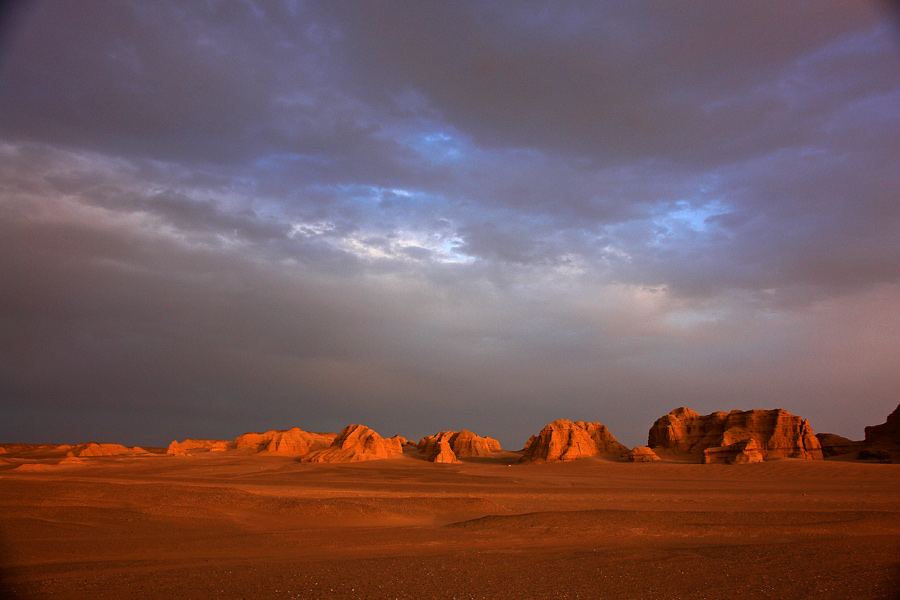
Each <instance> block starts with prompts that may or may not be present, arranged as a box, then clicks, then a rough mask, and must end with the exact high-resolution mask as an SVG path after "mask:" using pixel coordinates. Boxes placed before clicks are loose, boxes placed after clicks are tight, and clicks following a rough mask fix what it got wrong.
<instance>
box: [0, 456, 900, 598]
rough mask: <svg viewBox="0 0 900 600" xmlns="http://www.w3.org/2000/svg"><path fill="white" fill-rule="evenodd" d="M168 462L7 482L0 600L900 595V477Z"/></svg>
mask: <svg viewBox="0 0 900 600" xmlns="http://www.w3.org/2000/svg"><path fill="white" fill-rule="evenodd" d="M163 452H164V450H162V449H158V450H157V451H155V452H150V453H147V454H143V455H138V456H120V457H116V456H100V457H92V458H90V459H85V460H83V461H80V462H78V463H72V464H67V463H66V462H58V461H53V462H54V464H53V465H52V466H51V465H48V466H46V467H44V466H41V463H40V461H34V463H33V464H35V465H38V466H35V467H33V468H31V469H23V468H14V466H13V463H12V462H11V461H10V460H8V459H7V460H6V461H5V462H4V464H3V465H0V565H2V584H0V586H2V587H0V596H2V597H4V598H11V599H17V600H26V599H27V600H32V599H45V598H47V599H50V598H56V599H73V600H77V599H88V598H90V599H92V600H101V599H127V598H156V599H166V598H182V599H207V598H245V599H251V598H253V599H256V598H284V599H289V598H304V599H306V598H323V599H324V598H338V599H350V598H359V599H363V598H365V599H372V600H380V599H394V598H397V599H399V598H404V599H413V598H415V599H441V600H443V599H447V600H449V599H488V598H584V599H590V598H594V599H610V600H612V599H638V598H640V599H660V600H673V599H698V600H702V599H709V600H711V599H726V598H728V599H732V598H772V599H775V598H779V599H781V598H816V599H847V598H854V599H884V600H896V599H897V598H900V502H898V497H900V495H898V491H900V467H898V465H897V464H881V463H868V462H858V461H842V460H824V461H823V460H815V461H812V460H799V459H789V458H786V459H780V460H771V461H766V462H761V463H754V464H743V465H724V464H694V463H686V462H677V461H662V462H650V463H629V462H623V461H620V460H613V459H607V458H586V459H581V460H574V461H569V462H562V463H543V464H542V463H534V464H519V463H518V460H519V458H520V455H521V454H520V453H517V452H506V451H502V452H497V453H494V454H493V455H492V456H490V457H487V458H472V459H468V460H466V461H464V462H459V463H452V464H434V463H431V462H428V461H427V460H425V459H424V458H423V457H422V455H421V453H420V452H417V451H416V448H415V447H414V446H412V447H409V446H407V447H405V448H404V451H403V453H402V454H400V455H398V456H395V457H392V458H387V459H382V460H370V461H365V462H355V463H336V464H328V463H307V462H300V461H298V460H297V459H296V458H294V457H289V456H276V455H264V454H256V453H253V452H250V451H241V450H236V451H231V452H219V453H216V452H206V453H200V454H195V455H187V456H173V455H170V454H164V453H163ZM56 463H58V464H56ZM29 464H31V463H29ZM19 466H20V467H21V461H20V463H19Z"/></svg>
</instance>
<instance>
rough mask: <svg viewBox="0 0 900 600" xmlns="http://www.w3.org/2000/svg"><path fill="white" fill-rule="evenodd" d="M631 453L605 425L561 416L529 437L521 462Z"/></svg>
mask: <svg viewBox="0 0 900 600" xmlns="http://www.w3.org/2000/svg"><path fill="white" fill-rule="evenodd" d="M627 453H628V448H627V447H625V446H623V445H622V444H620V443H619V442H617V441H616V438H615V437H613V435H612V434H611V433H610V432H609V430H608V429H607V428H606V426H605V425H601V424H600V423H586V422H584V421H576V422H574V423H573V422H572V421H569V420H568V419H559V420H557V421H553V422H552V423H550V424H549V425H547V426H546V427H544V429H542V430H541V432H540V433H539V434H538V435H537V436H536V437H533V438H532V439H531V440H529V442H528V444H527V445H526V446H525V454H524V455H523V456H522V458H521V459H520V462H535V461H547V462H551V461H565V460H575V459H578V458H589V457H592V456H601V455H607V456H621V455H624V454H627Z"/></svg>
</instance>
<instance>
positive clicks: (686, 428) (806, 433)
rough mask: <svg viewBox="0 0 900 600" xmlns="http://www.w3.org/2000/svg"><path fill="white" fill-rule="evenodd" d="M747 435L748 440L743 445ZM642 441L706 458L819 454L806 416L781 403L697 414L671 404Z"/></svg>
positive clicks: (736, 459) (730, 460)
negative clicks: (779, 405)
mask: <svg viewBox="0 0 900 600" xmlns="http://www.w3.org/2000/svg"><path fill="white" fill-rule="evenodd" d="M748 440H752V441H753V444H750V445H748V444H747V443H746V442H747V441H748ZM647 445H648V446H649V447H650V448H653V449H654V450H665V451H668V452H671V453H675V454H688V455H696V456H698V457H699V456H703V459H702V460H703V462H705V463H706V462H728V463H736V462H759V460H769V459H773V458H805V459H814V460H821V459H822V458H823V455H822V446H821V445H820V444H819V440H818V438H816V436H815V434H814V433H813V430H812V427H810V426H809V422H808V421H806V420H805V419H801V418H800V417H798V416H795V415H792V414H790V413H789V412H787V411H786V410H782V409H773V410H746V411H740V410H733V411H731V412H728V413H726V412H714V413H712V414H709V415H700V414H699V413H697V412H696V411H693V410H691V409H689V408H683V407H682V408H676V409H675V410H673V411H672V412H670V413H669V414H667V415H665V416H663V417H661V418H659V419H657V420H656V422H655V423H654V424H653V427H651V428H650V433H649V435H648V440H647ZM707 450H710V451H709V452H707ZM757 455H758V456H757ZM759 457H761V459H759V460H757V459H758V458H759Z"/></svg>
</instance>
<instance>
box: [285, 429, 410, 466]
mask: <svg viewBox="0 0 900 600" xmlns="http://www.w3.org/2000/svg"><path fill="white" fill-rule="evenodd" d="M402 453H403V445H402V443H401V442H400V440H399V439H397V438H390V439H384V438H383V437H381V436H380V435H378V433H377V432H376V431H374V430H372V429H369V428H368V427H366V426H365V425H348V426H347V427H344V429H343V430H341V432H340V433H339V434H338V435H337V437H336V438H334V441H333V442H332V443H331V445H330V446H328V447H327V448H324V449H322V450H316V451H314V452H310V453H309V454H307V455H305V456H303V457H301V458H300V460H301V461H302V462H359V461H363V460H375V459H379V458H391V457H394V456H397V455H399V454H402Z"/></svg>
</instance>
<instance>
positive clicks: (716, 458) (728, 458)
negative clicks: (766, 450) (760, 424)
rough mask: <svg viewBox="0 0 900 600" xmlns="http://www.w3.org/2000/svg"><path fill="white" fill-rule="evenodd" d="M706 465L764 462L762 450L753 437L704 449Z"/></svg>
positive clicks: (704, 462)
mask: <svg viewBox="0 0 900 600" xmlns="http://www.w3.org/2000/svg"><path fill="white" fill-rule="evenodd" d="M702 462H703V464H704V465H709V464H728V465H742V464H748V463H760V462H763V455H762V452H760V451H759V446H758V445H757V444H756V440H754V439H753V438H749V439H745V440H741V441H739V442H735V443H733V444H728V445H726V446H715V447H711V448H707V449H706V450H704V451H703V460H702Z"/></svg>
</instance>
